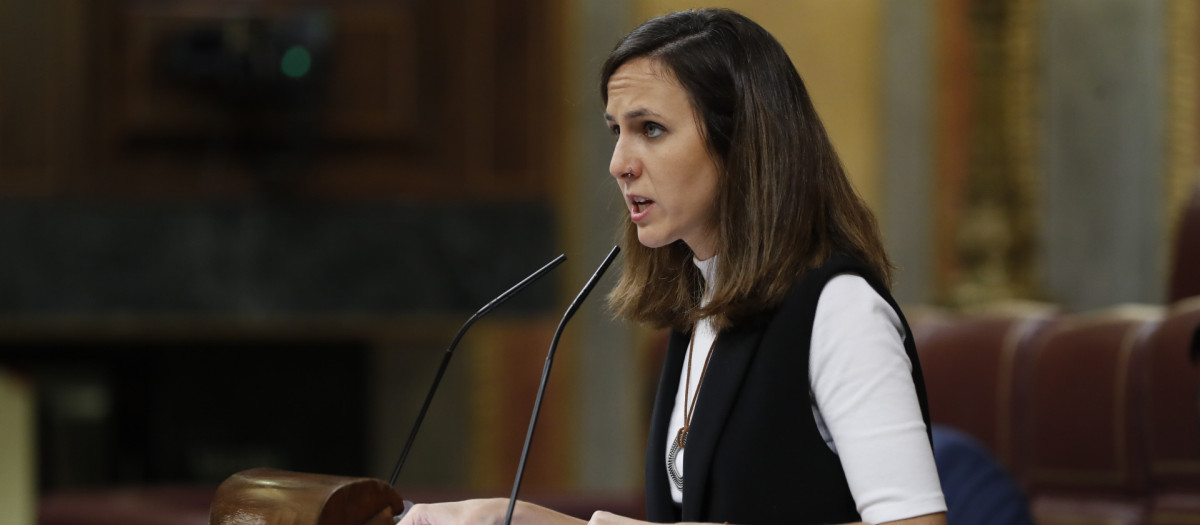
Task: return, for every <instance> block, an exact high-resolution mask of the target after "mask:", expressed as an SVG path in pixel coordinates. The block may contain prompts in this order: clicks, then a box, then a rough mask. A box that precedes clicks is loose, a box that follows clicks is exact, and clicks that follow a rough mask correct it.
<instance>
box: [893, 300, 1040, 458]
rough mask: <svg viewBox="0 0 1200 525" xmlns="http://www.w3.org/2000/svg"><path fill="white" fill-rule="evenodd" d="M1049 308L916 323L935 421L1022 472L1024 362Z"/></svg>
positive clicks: (983, 313)
mask: <svg viewBox="0 0 1200 525" xmlns="http://www.w3.org/2000/svg"><path fill="white" fill-rule="evenodd" d="M1053 316H1054V314H1053V311H1052V310H1048V309H1026V310H1024V311H1019V312H1018V311H1006V312H996V311H992V312H977V313H968V314H962V315H959V316H956V317H955V318H953V319H945V318H943V319H931V320H930V321H929V322H926V323H923V324H922V325H921V327H920V328H916V327H914V329H913V330H914V338H915V340H916V343H917V352H918V353H919V355H920V358H921V367H922V369H923V370H924V372H925V386H926V389H927V391H928V395H929V413H930V419H931V420H932V421H933V423H935V424H941V425H947V426H950V427H954V428H957V429H959V430H962V431H964V432H966V433H967V434H970V435H971V436H972V437H974V438H975V439H976V440H978V441H979V442H980V443H981V444H982V445H984V446H985V447H986V448H987V449H988V450H989V451H991V452H992V454H993V455H994V456H995V457H996V459H997V460H998V461H999V462H1000V463H1001V464H1002V465H1003V466H1004V467H1005V468H1006V469H1008V470H1009V471H1010V472H1011V473H1013V474H1017V472H1016V471H1015V468H1016V467H1017V466H1018V465H1017V462H1016V461H1015V456H1016V455H1017V454H1018V451H1017V450H1016V443H1015V435H1016V432H1017V427H1016V426H1015V425H1014V423H1015V422H1016V421H1019V420H1020V418H1022V417H1024V416H1023V414H1022V407H1021V406H1020V405H1019V404H1018V399H1019V397H1020V396H1021V395H1022V393H1021V392H1020V390H1021V389H1022V383H1023V381H1021V378H1019V377H1018V376H1017V373H1018V370H1019V369H1020V362H1021V360H1022V359H1023V357H1022V356H1023V354H1024V353H1025V351H1026V348H1027V347H1028V344H1029V342H1030V340H1032V338H1033V336H1034V335H1035V334H1036V333H1037V332H1038V331H1039V330H1041V329H1043V328H1044V327H1045V326H1047V325H1048V324H1049V323H1050V320H1051V319H1052V318H1053Z"/></svg>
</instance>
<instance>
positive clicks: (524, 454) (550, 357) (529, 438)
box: [504, 246, 621, 525]
mask: <svg viewBox="0 0 1200 525" xmlns="http://www.w3.org/2000/svg"><path fill="white" fill-rule="evenodd" d="M620 251H621V248H620V247H619V246H613V249H612V250H611V251H609V252H608V256H607V257H605V258H604V262H602V263H600V267H599V268H596V273H593V274H592V278H591V279H588V282H587V284H585V285H583V289H582V290H580V291H579V295H577V296H575V300H574V301H572V302H571V306H568V307H567V313H565V314H563V318H562V321H559V322H558V329H556V330H555V331H554V339H553V340H552V341H550V351H549V352H548V353H547V354H546V365H545V366H543V367H542V382H541V384H539V385H538V392H537V400H536V401H534V403H533V415H532V416H530V418H529V430H528V431H527V432H526V433H525V446H524V448H523V449H521V462H520V463H519V464H518V465H517V477H516V479H514V480H513V489H512V497H510V498H509V499H508V511H507V512H506V513H505V515H504V525H510V524H511V523H512V516H513V508H514V507H515V506H516V504H517V494H518V493H519V492H520V491H521V478H522V477H524V475H525V460H527V459H529V447H530V445H531V444H532V443H533V429H534V427H536V426H537V419H538V413H539V412H541V410H542V398H543V397H545V394H546V382H547V381H549V379H550V366H551V365H553V364H554V352H555V350H557V349H558V338H559V337H560V336H561V335H562V332H563V328H564V327H566V326H567V321H569V320H571V317H572V316H574V315H575V311H576V310H578V309H579V305H581V304H583V300H584V299H585V298H587V296H588V294H589V293H591V292H592V288H595V287H596V283H597V282H599V281H600V276H602V275H604V271H605V270H607V269H608V266H609V265H610V264H612V262H613V259H615V258H616V257H617V253H618V252H620Z"/></svg>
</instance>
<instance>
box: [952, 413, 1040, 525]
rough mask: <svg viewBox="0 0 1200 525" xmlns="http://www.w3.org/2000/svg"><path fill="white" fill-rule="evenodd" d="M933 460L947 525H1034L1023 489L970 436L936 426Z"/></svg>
mask: <svg viewBox="0 0 1200 525" xmlns="http://www.w3.org/2000/svg"><path fill="white" fill-rule="evenodd" d="M933 459H934V461H935V462H936V463H937V471H938V477H939V478H941V481H942V494H943V495H945V496H946V507H947V509H948V510H947V511H946V523H947V525H1033V516H1032V515H1031V514H1030V512H1029V503H1028V501H1027V500H1026V499H1025V495H1024V494H1023V493H1021V489H1020V488H1018V487H1017V484H1016V483H1015V482H1014V481H1013V479H1012V477H1011V476H1009V475H1008V473H1007V472H1005V470H1004V468H1003V467H1001V466H1000V464H999V463H997V462H996V460H995V459H993V458H992V455H991V454H990V453H989V452H988V451H987V449H985V448H983V445H980V444H979V442H977V441H975V440H974V439H972V438H971V437H970V436H968V435H966V434H964V433H962V432H960V431H958V430H955V429H952V428H949V427H945V426H941V425H934V426H933Z"/></svg>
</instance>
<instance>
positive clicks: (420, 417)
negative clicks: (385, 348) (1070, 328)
mask: <svg viewBox="0 0 1200 525" xmlns="http://www.w3.org/2000/svg"><path fill="white" fill-rule="evenodd" d="M565 260H567V256H566V255H559V256H558V257H555V258H554V260H552V261H550V262H549V263H546V265H545V266H543V267H541V268H540V269H538V271H536V272H533V274H531V275H530V276H529V277H526V278H525V279H524V280H522V281H521V282H519V283H517V284H515V285H513V287H512V288H509V289H508V290H507V291H505V292H504V293H502V294H500V296H499V297H497V298H495V299H492V302H490V303H488V304H486V305H484V306H483V308H480V309H479V311H478V312H475V315H472V316H471V318H470V319H467V322H466V323H464V324H463V325H462V328H460V329H459V330H458V335H455V336H454V340H453V341H451V342H450V346H448V347H446V352H445V354H443V356H442V365H441V366H440V367H438V371H437V375H435V376H434V377H433V386H430V387H429V393H428V394H427V395H426V396H425V404H424V405H422V406H421V412H420V413H418V414H417V422H416V423H414V424H413V428H412V432H410V433H409V434H408V441H407V442H406V443H404V451H402V452H400V459H398V460H396V467H395V468H393V469H392V477H391V478H390V479H389V480H388V484H389V485H392V486H395V485H396V479H397V478H399V477H400V469H402V468H404V461H405V460H406V459H408V452H409V451H410V450H412V446H413V442H414V441H416V439H417V431H418V430H420V429H421V422H422V421H424V420H425V413H426V412H428V411H429V404H430V403H431V402H432V401H433V394H434V393H435V392H437V388H438V384H439V383H441V382H442V376H443V375H445V373H446V367H448V366H450V358H451V357H452V356H453V355H454V347H456V346H458V341H459V340H460V339H462V337H463V334H465V333H467V328H470V327H471V325H472V324H475V321H476V320H478V319H479V318H480V317H483V316H484V315H487V313H488V312H490V311H492V309H493V308H496V307H497V306H500V304H501V303H503V302H505V301H507V300H508V299H509V298H511V297H512V296H514V295H516V294H517V292H520V291H521V290H524V289H525V287H526V286H529V285H530V284H531V283H533V282H534V281H536V280H538V279H540V278H541V277H542V276H543V275H546V274H547V273H550V270H553V269H554V268H555V267H557V266H558V265H560V264H562V262H563V261H565Z"/></svg>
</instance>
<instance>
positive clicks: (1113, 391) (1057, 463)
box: [1023, 307, 1161, 524]
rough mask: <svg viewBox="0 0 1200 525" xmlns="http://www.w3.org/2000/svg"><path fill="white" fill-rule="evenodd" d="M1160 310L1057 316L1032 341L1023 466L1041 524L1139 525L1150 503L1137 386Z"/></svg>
mask: <svg viewBox="0 0 1200 525" xmlns="http://www.w3.org/2000/svg"><path fill="white" fill-rule="evenodd" d="M1160 318H1161V309H1158V308H1151V307H1125V308H1118V309H1113V310H1108V311H1103V312H1097V313H1094V314H1090V315H1080V316H1072V317H1067V318H1063V319H1062V320H1061V321H1059V322H1058V323H1056V325H1055V326H1053V327H1051V328H1050V329H1048V330H1047V331H1046V333H1045V334H1044V336H1042V337H1040V338H1039V340H1038V341H1037V342H1036V343H1035V344H1033V345H1032V346H1031V351H1030V361H1029V369H1028V373H1029V397H1028V401H1029V404H1028V413H1029V418H1028V421H1027V428H1028V436H1027V437H1028V447H1029V448H1028V450H1029V454H1028V456H1027V460H1028V464H1027V465H1026V468H1025V470H1024V476H1023V477H1024V479H1025V481H1026V482H1027V485H1028V488H1029V490H1030V492H1031V496H1032V498H1033V508H1034V515H1035V517H1036V518H1037V519H1038V522H1039V523H1042V524H1050V523H1076V524H1078V523H1091V522H1093V521H1088V516H1089V515H1092V516H1094V517H1095V518H1096V520H1095V521H1094V522H1096V523H1101V522H1106V523H1138V522H1140V521H1141V519H1142V518H1143V517H1144V515H1145V511H1146V506H1147V501H1148V494H1149V491H1148V487H1147V476H1146V470H1145V454H1144V444H1143V442H1142V436H1143V433H1142V432H1141V430H1140V426H1141V419H1140V416H1139V412H1138V410H1139V403H1138V399H1137V392H1136V391H1135V390H1136V389H1135V388H1134V381H1135V379H1136V370H1135V369H1136V365H1137V363H1138V362H1139V356H1138V354H1139V352H1144V351H1145V349H1146V344H1147V337H1148V335H1149V334H1150V333H1152V331H1153V329H1154V327H1155V326H1156V325H1157V323H1158V320H1159V319H1160Z"/></svg>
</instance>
